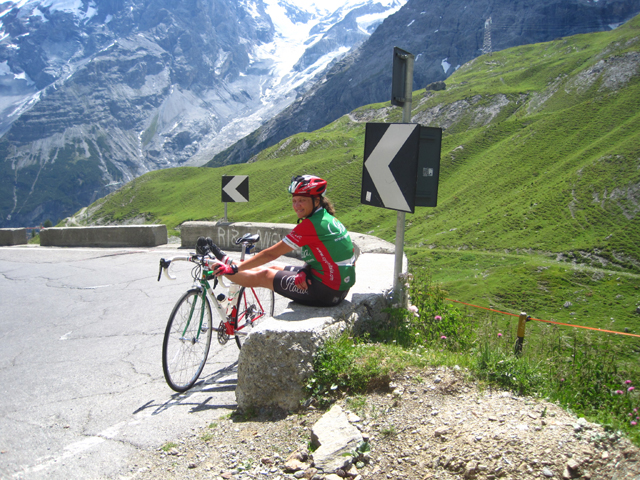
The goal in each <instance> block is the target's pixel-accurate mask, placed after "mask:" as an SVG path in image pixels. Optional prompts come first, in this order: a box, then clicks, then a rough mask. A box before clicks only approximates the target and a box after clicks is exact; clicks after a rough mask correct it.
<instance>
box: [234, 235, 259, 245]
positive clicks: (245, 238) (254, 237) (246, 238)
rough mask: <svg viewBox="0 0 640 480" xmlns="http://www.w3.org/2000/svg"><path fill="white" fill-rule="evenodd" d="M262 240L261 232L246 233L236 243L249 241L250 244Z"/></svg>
mask: <svg viewBox="0 0 640 480" xmlns="http://www.w3.org/2000/svg"><path fill="white" fill-rule="evenodd" d="M258 240H260V234H259V233H256V234H254V235H251V234H250V233H245V234H244V235H243V236H241V237H240V238H239V239H237V240H236V245H240V244H241V243H248V244H249V245H253V244H255V243H257V242H258Z"/></svg>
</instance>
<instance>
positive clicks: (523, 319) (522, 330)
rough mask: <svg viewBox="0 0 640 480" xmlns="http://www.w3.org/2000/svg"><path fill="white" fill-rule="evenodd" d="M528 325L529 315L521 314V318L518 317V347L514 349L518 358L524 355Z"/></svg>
mask: <svg viewBox="0 0 640 480" xmlns="http://www.w3.org/2000/svg"><path fill="white" fill-rule="evenodd" d="M526 325H527V314H526V313H525V312H520V316H519V317H518V338H517V339H516V345H515V347H514V349H513V351H514V353H515V354H516V356H518V357H519V356H520V354H521V353H522V344H523V343H524V333H525V328H526Z"/></svg>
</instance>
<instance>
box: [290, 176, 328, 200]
mask: <svg viewBox="0 0 640 480" xmlns="http://www.w3.org/2000/svg"><path fill="white" fill-rule="evenodd" d="M326 189H327V181H326V180H323V179H322V178H320V177H316V176H313V175H298V176H296V177H293V178H291V185H289V193H290V194H291V195H297V196H300V197H316V196H319V195H322V194H323V193H324V192H325V190H326Z"/></svg>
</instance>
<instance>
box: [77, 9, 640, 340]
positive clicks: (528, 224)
mask: <svg viewBox="0 0 640 480" xmlns="http://www.w3.org/2000/svg"><path fill="white" fill-rule="evenodd" d="M639 57H640V19H638V18H636V19H634V20H632V21H630V22H628V23H627V24H625V25H623V26H621V27H619V28H617V29H616V30H613V31H610V32H603V33H595V34H588V35H578V36H574V37H569V38H563V39H558V40H556V41H553V42H549V43H544V44H536V45H527V46H523V47H518V48H513V49H509V50H504V51H501V52H495V53H493V54H492V55H488V56H482V57H479V58H477V59H476V60H474V61H472V62H470V63H468V64H466V65H464V66H462V67H461V68H460V69H458V70H457V71H456V72H455V73H454V74H453V75H452V76H451V77H450V78H449V79H448V80H447V82H446V84H447V88H446V90H444V91H438V92H434V91H425V90H419V91H416V92H414V94H413V110H412V113H413V120H414V122H416V123H421V124H423V125H428V126H434V127H440V128H442V129H443V146H442V154H441V176H440V184H439V198H438V206H437V207H435V208H422V207H418V208H417V209H416V212H415V213H414V214H408V215H407V221H406V231H405V251H406V254H407V256H408V258H409V261H410V265H411V268H412V269H415V268H426V269H428V270H429V271H430V273H431V275H432V276H433V279H434V280H435V281H437V282H440V283H441V284H442V285H443V287H444V288H445V289H446V290H447V291H448V294H449V297H450V298H452V299H457V300H460V301H464V302H467V303H472V304H475V305H479V306H483V307H489V306H491V307H492V308H495V309H498V310H501V311H507V312H510V313H518V312H520V311H526V312H527V313H528V314H529V315H531V316H532V317H534V318H540V319H548V320H555V321H560V322H564V323H571V324H577V325H588V326H592V327H598V328H606V329H613V330H620V331H623V330H624V329H625V328H626V329H628V330H629V331H630V332H636V333H640V315H639V314H638V313H636V308H637V307H638V306H640V241H639V238H640V237H639V235H638V233H639V232H640V215H639V213H640V81H639V79H640V76H639V74H638V72H639V71H640V60H639ZM401 116H402V112H401V109H400V108H397V107H391V106H390V104H389V103H381V104H374V105H367V106H364V107H361V108H359V109H357V110H355V111H354V112H352V113H351V114H349V115H345V116H344V117H342V118H340V119H338V120H337V121H335V122H333V123H332V124H330V125H328V126H326V127H324V128H322V129H320V130H317V131H314V132H307V133H300V134H297V135H294V136H292V137H289V138H287V139H285V140H283V141H281V142H280V143H279V144H277V145H275V146H273V147H271V148H269V149H266V150H264V151H262V152H261V153H260V154H259V155H257V156H256V157H255V158H253V159H250V162H249V163H245V164H239V165H231V166H226V167H221V168H174V169H169V170H161V171H155V172H151V173H148V174H146V175H144V176H142V177H140V178H138V179H136V180H134V181H132V182H130V183H128V184H127V185H125V186H124V187H122V188H121V189H120V190H118V191H117V192H115V193H113V194H111V195H109V196H107V197H105V198H103V199H101V200H99V201H97V202H96V203H94V204H93V205H91V206H90V207H89V208H88V209H87V215H86V217H84V219H83V220H82V222H85V223H121V222H127V221H131V220H132V219H138V220H140V219H141V220H142V221H144V222H146V223H165V224H167V226H168V227H169V230H170V234H173V235H178V234H179V226H180V224H181V223H182V222H185V221H188V220H213V221H215V220H220V219H222V218H223V216H224V205H223V204H222V203H221V192H220V190H221V176H222V175H249V178H250V180H249V181H250V201H249V203H238V204H229V205H228V217H229V219H230V220H233V221H261V222H289V223H292V222H294V219H295V217H294V215H293V214H292V210H291V208H290V205H289V202H290V199H289V196H288V194H287V193H286V188H287V186H288V183H289V180H290V178H291V176H292V175H294V174H303V173H313V174H316V175H319V176H322V177H324V178H326V179H327V180H328V182H329V189H328V192H327V195H328V196H329V197H330V198H331V199H332V200H333V201H334V203H335V204H336V208H337V211H338V216H339V218H340V219H341V220H342V221H343V222H344V223H345V225H346V226H347V227H348V228H349V229H350V230H351V231H357V232H362V233H369V234H372V235H376V236H378V237H381V238H383V239H386V240H389V241H391V242H394V240H395V225H396V212H394V211H391V210H384V209H379V208H374V207H370V206H365V205H362V204H360V183H361V177H362V165H363V149H364V132H365V125H366V123H367V122H399V121H400V120H401ZM78 218H81V217H80V216H79V217H78ZM381 274H390V272H381ZM634 348H635V349H636V350H637V347H634Z"/></svg>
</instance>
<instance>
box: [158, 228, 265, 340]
mask: <svg viewBox="0 0 640 480" xmlns="http://www.w3.org/2000/svg"><path fill="white" fill-rule="evenodd" d="M241 245H242V250H241V253H240V261H244V258H245V255H246V254H247V253H250V251H251V249H252V248H253V247H254V246H255V245H254V244H252V243H250V242H247V241H243V242H241ZM174 261H188V262H192V263H195V264H196V267H195V268H199V269H200V271H199V272H198V273H197V274H194V275H193V279H194V287H195V288H197V289H199V290H201V294H200V295H201V297H202V304H201V305H202V306H201V310H200V315H199V316H200V325H199V326H200V328H199V329H198V337H196V340H198V338H199V337H200V333H201V332H200V330H201V328H202V322H203V319H204V310H205V306H204V303H205V302H206V297H207V294H208V295H209V300H210V301H212V303H213V306H214V309H215V310H216V311H217V312H218V315H219V317H220V318H221V325H220V327H222V326H224V329H225V332H224V333H225V334H226V335H228V336H232V335H236V334H237V333H238V332H239V331H241V330H242V329H244V328H245V327H246V326H247V323H246V322H245V323H244V324H241V322H240V320H241V319H242V320H244V318H246V315H247V312H246V310H245V311H244V313H243V315H242V317H241V318H236V317H237V311H235V310H236V307H235V303H234V304H231V302H230V304H229V309H228V310H226V311H225V309H224V307H223V306H222V305H221V304H220V301H219V299H218V297H217V296H216V295H215V294H214V289H215V288H216V286H217V284H218V283H220V284H221V285H222V286H223V287H225V288H226V289H227V290H230V288H231V285H227V283H226V282H225V281H224V280H223V277H214V285H213V287H211V284H210V283H209V279H210V278H211V276H212V275H213V272H212V271H210V270H205V267H206V263H205V257H204V256H201V255H189V256H176V257H172V258H170V259H168V260H165V259H164V258H162V259H160V272H159V273H158V281H160V276H161V275H162V271H164V273H165V276H166V277H167V278H168V279H169V280H176V279H177V277H175V276H172V275H171V274H170V273H169V266H170V265H171V263H172V262H174ZM250 289H251V291H252V292H253V293H254V298H256V300H258V305H259V306H260V308H261V309H262V308H263V307H262V304H261V303H260V301H259V298H258V296H257V295H255V289H254V288H253V287H250ZM243 296H244V295H243ZM230 300H232V299H230ZM245 305H246V298H245ZM194 310H195V302H194V304H193V305H192V306H191V313H190V315H189V319H188V322H187V324H186V325H185V328H184V333H186V331H187V330H188V328H189V325H190V323H191V320H192V318H193V313H194ZM229 310H230V311H229ZM261 316H262V315H261ZM261 316H260V317H261ZM260 317H257V318H256V319H253V320H252V322H253V321H255V320H257V319H259V318H260ZM218 333H219V334H220V333H222V332H218ZM243 333H244V332H243ZM183 339H184V340H187V339H186V338H184V334H183ZM220 343H222V342H220ZM225 343H226V342H225Z"/></svg>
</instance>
